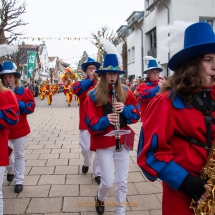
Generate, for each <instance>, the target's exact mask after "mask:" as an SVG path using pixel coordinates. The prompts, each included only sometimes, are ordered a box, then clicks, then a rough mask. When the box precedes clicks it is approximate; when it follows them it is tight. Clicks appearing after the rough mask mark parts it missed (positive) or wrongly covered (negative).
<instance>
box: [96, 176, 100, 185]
mask: <svg viewBox="0 0 215 215" xmlns="http://www.w3.org/2000/svg"><path fill="white" fill-rule="evenodd" d="M95 181H96V182H97V184H100V183H101V176H97V177H95Z"/></svg>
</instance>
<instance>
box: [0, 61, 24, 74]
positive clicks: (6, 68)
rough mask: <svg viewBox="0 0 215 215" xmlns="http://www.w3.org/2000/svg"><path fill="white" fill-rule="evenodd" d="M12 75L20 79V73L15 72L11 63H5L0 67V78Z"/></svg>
mask: <svg viewBox="0 0 215 215" xmlns="http://www.w3.org/2000/svg"><path fill="white" fill-rule="evenodd" d="M7 74H12V75H15V76H16V77H17V78H20V77H21V73H20V72H17V71H16V70H15V68H14V65H13V62H10V61H5V62H4V63H3V66H2V65H1V67H0V78H2V76H3V75H7Z"/></svg>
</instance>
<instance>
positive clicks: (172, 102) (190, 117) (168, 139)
mask: <svg viewBox="0 0 215 215" xmlns="http://www.w3.org/2000/svg"><path fill="white" fill-rule="evenodd" d="M174 29H176V28H174ZM179 29H181V25H180V26H179ZM182 35H184V48H182V49H181V50H180V51H179V52H177V53H176V54H175V55H173V56H172V58H171V59H170V60H169V62H168V67H169V68H170V69H171V70H172V71H174V73H173V75H172V76H170V77H168V79H167V80H166V83H165V84H164V86H163V87H162V88H161V90H160V92H159V94H158V95H156V96H155V97H154V98H153V100H152V101H151V102H150V103H149V104H148V106H147V108H146V112H145V118H144V122H143V125H142V128H141V133H140V139H139V145H138V152H137V163H138V165H139V166H140V167H141V169H142V171H143V173H144V174H145V176H146V177H147V178H148V179H149V180H151V181H155V180H156V179H158V178H159V179H161V180H162V181H163V183H162V185H163V197H162V214H163V215H166V214H168V215H181V214H183V215H192V214H195V215H196V214H198V215H200V214H205V215H206V214H207V215H208V214H214V209H215V208H214V205H213V204H211V203H209V204H210V205H208V206H209V207H207V205H205V206H204V207H205V208H212V207H213V213H203V212H199V213H194V210H193V205H192V207H191V202H193V201H195V202H196V204H200V203H201V202H204V201H205V200H206V198H207V197H208V192H209V193H210V190H214V188H215V187H210V186H209V185H208V181H207V177H206V178H203V177H202V174H201V171H202V170H203V168H204V167H206V163H207V162H212V169H211V170H210V171H211V173H212V174H213V177H214V171H215V169H214V168H215V167H214V156H213V157H212V160H209V159H208V155H209V153H210V151H212V152H213V150H214V149H212V147H213V144H214V138H215V118H214V117H215V86H214V80H213V77H214V76H215V34H214V32H213V29H212V27H211V26H210V25H209V24H208V23H206V22H198V23H194V24H191V25H189V26H188V27H187V28H186V30H185V32H183V34H182ZM174 39H175V41H177V40H176V38H174ZM213 198H214V197H213Z"/></svg>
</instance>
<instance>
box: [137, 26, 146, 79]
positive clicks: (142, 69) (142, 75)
mask: <svg viewBox="0 0 215 215" xmlns="http://www.w3.org/2000/svg"><path fill="white" fill-rule="evenodd" d="M137 26H138V28H139V29H140V30H141V71H142V74H141V77H144V73H143V71H144V68H143V29H142V28H141V27H140V25H139V23H137Z"/></svg>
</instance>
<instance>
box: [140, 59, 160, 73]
mask: <svg viewBox="0 0 215 215" xmlns="http://www.w3.org/2000/svg"><path fill="white" fill-rule="evenodd" d="M154 69H155V70H157V71H159V72H162V71H163V69H162V68H160V67H158V63H157V61H156V60H155V59H151V60H149V61H148V68H147V69H146V70H145V71H144V72H143V73H145V74H147V72H149V71H151V70H154Z"/></svg>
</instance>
